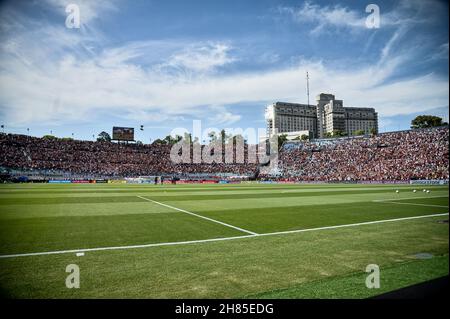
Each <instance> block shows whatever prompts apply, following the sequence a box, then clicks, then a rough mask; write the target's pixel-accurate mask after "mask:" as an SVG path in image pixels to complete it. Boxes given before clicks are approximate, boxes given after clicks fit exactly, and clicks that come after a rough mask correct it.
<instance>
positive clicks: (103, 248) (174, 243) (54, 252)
mask: <svg viewBox="0 0 450 319" xmlns="http://www.w3.org/2000/svg"><path fill="white" fill-rule="evenodd" d="M446 215H448V213H441V214H432V215H421V216H412V217H403V218H394V219H384V220H376V221H371V222H362V223H356V224H346V225H336V226H325V227H317V228H307V229H298V230H288V231H280V232H273V233H264V234H255V235H242V236H234V237H222V238H211V239H202V240H190V241H178V242H168V243H155V244H144V245H132V246H115V247H99V248H86V249H72V250H57V251H46V252H38V253H25V254H13V255H0V259H2V258H14V257H26V256H41V255H56V254H69V253H75V254H76V253H80V252H82V253H85V252H89V251H102V250H125V249H136V248H148V247H160V246H175V245H189V244H199V243H208V242H216V241H226V240H234V239H242V238H253V237H262V236H274V235H285V234H294V233H305V232H311V231H320V230H328V229H337V228H346V227H356V226H363V225H372V224H381V223H389V222H397V221H403V220H411V219H420V218H430V217H438V216H446Z"/></svg>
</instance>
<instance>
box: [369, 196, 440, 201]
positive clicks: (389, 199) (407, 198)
mask: <svg viewBox="0 0 450 319" xmlns="http://www.w3.org/2000/svg"><path fill="white" fill-rule="evenodd" d="M444 197H448V196H426V197H425V196H421V197H406V198H387V199H374V200H373V202H391V201H396V200H409V199H426V198H444Z"/></svg>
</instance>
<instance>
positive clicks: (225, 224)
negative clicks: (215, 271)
mask: <svg viewBox="0 0 450 319" xmlns="http://www.w3.org/2000/svg"><path fill="white" fill-rule="evenodd" d="M137 197H139V198H141V199H144V200H146V201H149V202H151V203H154V204H157V205H161V206H164V207H167V208H171V209H174V210H177V211H179V212H182V213H185V214H189V215H192V216H195V217H198V218H202V219H206V220H208V221H210V222H213V223H217V224H220V225H222V226H226V227H230V228H233V229H236V230H239V231H241V232H244V233H247V234H250V235H258V234H257V233H255V232H252V231H250V230H247V229H243V228H240V227H237V226H233V225H230V224H227V223H224V222H221V221H218V220H215V219H212V218H209V217H206V216H202V215H199V214H196V213H192V212H189V211H187V210H184V209H181V208H178V207H174V206H170V205H167V204H164V203H161V202H157V201H156V200H152V199H149V198H146V197H143V196H137Z"/></svg>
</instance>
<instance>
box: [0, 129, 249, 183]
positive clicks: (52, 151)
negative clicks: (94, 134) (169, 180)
mask: <svg viewBox="0 0 450 319" xmlns="http://www.w3.org/2000/svg"><path fill="white" fill-rule="evenodd" d="M171 147H172V146H171V145H161V144H157V145H153V144H152V145H139V144H118V143H111V142H90V141H78V140H61V139H46V138H36V137H29V136H25V135H13V134H8V135H6V134H0V153H1V155H0V166H3V167H8V168H16V169H23V170H47V171H50V172H51V171H63V172H68V173H72V174H86V175H101V176H117V177H125V176H128V177H134V176H146V175H161V174H186V173H192V174H196V173H234V174H240V175H254V174H255V171H256V169H257V165H256V164H248V163H245V162H244V163H242V164H225V163H224V161H223V162H219V163H217V162H213V163H210V164H206V163H198V164H196V163H174V162H172V161H171V159H170V150H171ZM191 154H192V152H191ZM191 157H192V155H191ZM245 161H247V159H245Z"/></svg>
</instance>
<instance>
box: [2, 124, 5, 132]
mask: <svg viewBox="0 0 450 319" xmlns="http://www.w3.org/2000/svg"><path fill="white" fill-rule="evenodd" d="M1 128H2V132H3V133H5V125H4V124H2V125H1Z"/></svg>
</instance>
